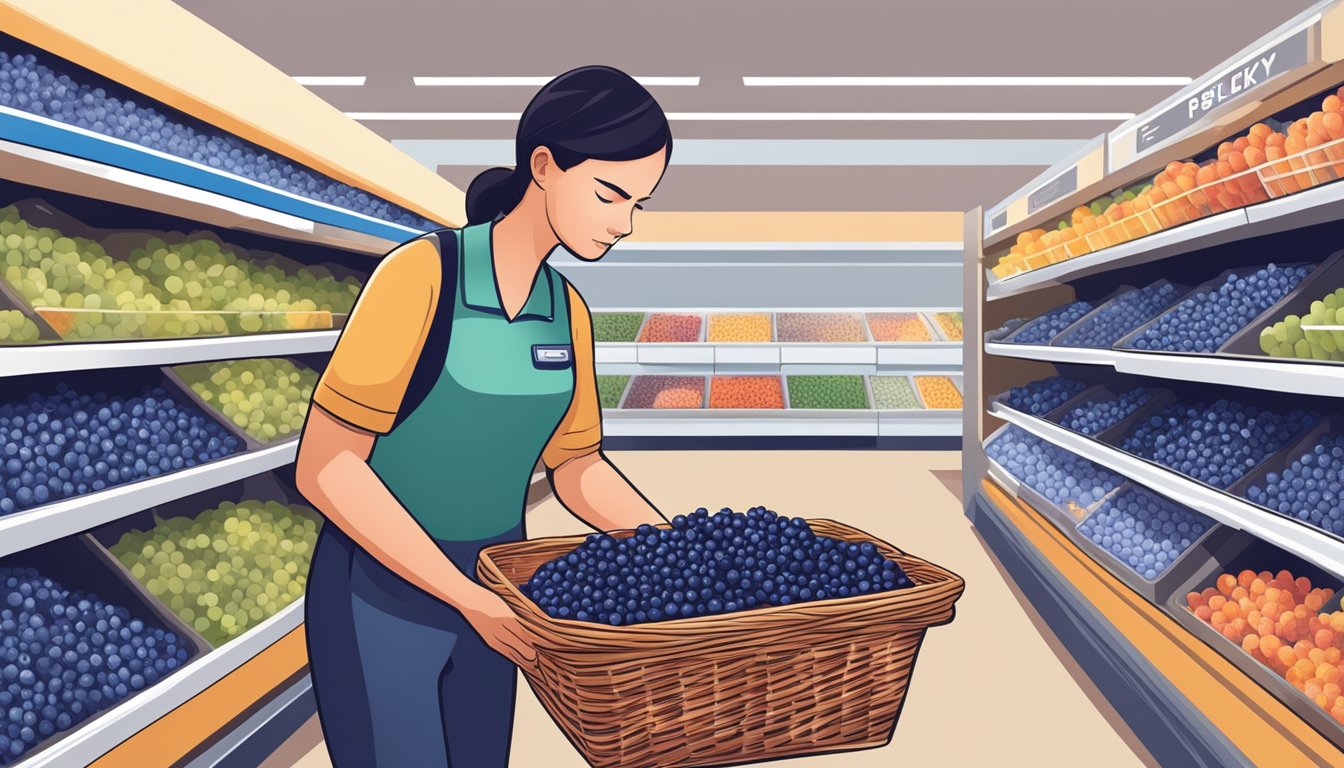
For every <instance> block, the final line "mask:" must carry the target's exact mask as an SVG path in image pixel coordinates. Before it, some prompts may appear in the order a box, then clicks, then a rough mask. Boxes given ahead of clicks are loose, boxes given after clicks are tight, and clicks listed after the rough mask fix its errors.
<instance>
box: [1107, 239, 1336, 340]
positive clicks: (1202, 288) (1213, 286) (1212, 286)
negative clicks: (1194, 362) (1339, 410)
mask: <svg viewBox="0 0 1344 768" xmlns="http://www.w3.org/2000/svg"><path fill="white" fill-rule="evenodd" d="M1278 266H1279V267H1280V268H1289V267H1302V266H1311V265H1308V264H1304V263H1303V262H1294V263H1291V264H1280V265H1278ZM1259 269H1261V267H1246V268H1242V269H1229V270H1226V271H1224V272H1223V273H1222V274H1220V275H1218V277H1215V278H1214V279H1212V280H1209V281H1206V282H1204V283H1201V284H1199V285H1197V286H1195V287H1194V288H1193V289H1191V290H1190V291H1188V292H1187V293H1186V294H1185V296H1184V297H1182V299H1181V300H1180V301H1178V302H1176V303H1175V304H1173V305H1172V306H1170V307H1168V308H1167V310H1166V311H1165V312H1163V313H1161V314H1159V315H1158V316H1157V317H1154V318H1153V319H1152V320H1149V321H1148V322H1146V323H1144V324H1143V325H1141V326H1139V327H1138V328H1135V329H1134V331H1133V332H1132V333H1130V334H1129V335H1127V336H1125V337H1124V338H1122V339H1121V340H1120V341H1118V342H1116V343H1115V346H1114V347H1113V349H1123V350H1125V351H1132V352H1141V353H1144V354H1153V355H1182V356H1189V355H1207V354H1208V353H1205V352H1193V351H1192V352H1181V351H1175V350H1169V349H1140V348H1138V347H1137V346H1135V345H1134V342H1135V341H1137V340H1138V339H1139V338H1141V337H1142V336H1143V335H1144V334H1145V333H1147V331H1148V329H1149V328H1152V327H1154V326H1155V325H1157V324H1158V323H1159V322H1160V321H1161V320H1162V318H1164V317H1166V316H1167V315H1169V314H1171V313H1172V312H1175V311H1176V309H1177V308H1178V307H1179V306H1180V305H1181V304H1182V303H1183V302H1184V301H1185V300H1187V299H1189V298H1191V297H1192V296H1194V295H1196V294H1199V293H1206V292H1209V291H1216V290H1218V288H1219V286H1221V285H1222V284H1223V283H1225V282H1227V278H1228V276H1229V275H1233V274H1235V275H1238V276H1244V275H1248V274H1253V273H1255V272H1256V271H1257V270H1259ZM1311 278H1312V274H1310V273H1309V274H1308V275H1307V276H1306V277H1305V278H1303V280H1302V282H1301V283H1298V286H1297V287H1298V288H1300V287H1301V286H1302V285H1303V284H1304V283H1306V282H1308V281H1310V280H1311ZM1294 290H1296V289H1294ZM1292 293H1293V291H1289V295H1290V296H1291V295H1292ZM1264 315H1265V313H1261V314H1260V315H1258V316H1257V317H1256V319H1255V320H1252V321H1250V323H1248V325H1246V326H1243V331H1244V329H1245V328H1248V327H1255V328H1256V331H1255V333H1256V339H1257V341H1256V343H1257V346H1258V344H1259V326H1257V325H1256V323H1257V322H1259V319H1260V318H1261V317H1264ZM1237 335H1238V334H1233V335H1232V336H1231V337H1229V338H1228V339H1227V340H1225V341H1224V342H1223V343H1222V344H1221V345H1219V347H1218V349H1217V350H1216V351H1215V352H1214V353H1213V354H1218V353H1220V352H1221V351H1222V350H1223V349H1225V348H1226V345H1227V344H1229V343H1230V342H1231V341H1232V340H1233V339H1236V338H1237ZM1260 357H1263V355H1260Z"/></svg>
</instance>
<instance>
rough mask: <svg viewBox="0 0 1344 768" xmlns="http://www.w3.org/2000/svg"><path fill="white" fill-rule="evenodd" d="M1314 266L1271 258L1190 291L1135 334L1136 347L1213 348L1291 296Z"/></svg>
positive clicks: (1209, 350)
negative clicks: (1257, 266)
mask: <svg viewBox="0 0 1344 768" xmlns="http://www.w3.org/2000/svg"><path fill="white" fill-rule="evenodd" d="M1310 272H1311V268H1310V267H1306V266H1293V267H1280V266H1278V265H1276V264H1270V265H1268V266H1266V267H1261V268H1260V269H1257V270H1254V271H1252V272H1248V273H1244V274H1235V273H1234V274H1231V275H1228V276H1227V278H1226V279H1225V280H1224V281H1223V282H1222V283H1220V284H1219V285H1218V286H1216V287H1213V288H1205V289H1203V290H1199V291H1196V292H1194V293H1192V294H1191V295H1189V296H1187V297H1186V298H1185V300H1184V301H1182V302H1181V303H1180V304H1177V305H1176V306H1175V307H1173V308H1172V309H1171V310H1170V311H1168V312H1167V313H1166V314H1164V315H1162V316H1161V317H1160V318H1158V320H1157V322H1155V323H1153V325H1152V326H1150V327H1149V328H1148V330H1146V331H1144V332H1143V333H1142V334H1141V335H1140V336H1139V337H1138V338H1136V339H1134V341H1133V345H1134V347H1135V348H1136V349H1147V350H1165V351H1168V352H1201V353H1204V354H1212V353H1214V352H1217V351H1218V348H1219V347H1221V346H1222V345H1223V344H1225V343H1226V342H1227V340H1228V339H1230V338H1232V337H1233V336H1235V335H1236V333H1237V331H1240V330H1241V329H1242V328H1245V327H1246V326H1247V325H1248V324H1249V323H1250V322H1251V321H1252V320H1254V319H1255V318H1257V317H1259V316H1260V315H1261V314H1262V313H1264V312H1265V311H1267V310H1268V309H1269V308H1270V307H1272V306H1274V305H1275V304H1277V303H1278V302H1279V301H1280V300H1281V299H1283V297H1284V296H1287V295H1288V294H1289V292H1291V291H1292V290H1293V289H1294V288H1296V287H1297V285H1298V283H1301V282H1302V280H1303V278H1305V277H1306V276H1307V275H1308V274H1309V273H1310Z"/></svg>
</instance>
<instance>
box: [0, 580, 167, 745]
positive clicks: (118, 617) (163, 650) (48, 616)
mask: <svg viewBox="0 0 1344 768" xmlns="http://www.w3.org/2000/svg"><path fill="white" fill-rule="evenodd" d="M188 656H189V653H188V649H187V646H186V644H185V643H183V642H182V640H181V639H179V638H178V637H177V636H176V635H174V634H173V633H172V632H166V631H164V630H162V629H157V628H152V627H148V626H146V625H145V623H144V622H143V621H142V620H140V619H138V618H135V617H133V616H132V615H131V614H130V613H129V612H128V611H127V610H126V609H125V608H121V607H118V606H114V605H109V604H107V603H104V602H103V601H101V600H99V599H98V598H96V597H94V596H93V595H88V594H83V593H79V592H71V591H69V590H67V589H65V588H64V587H62V586H61V585H60V584H57V583H56V582H54V581H52V580H51V579H49V578H46V577H44V576H42V575H40V574H39V573H38V572H37V571H36V570H33V569H31V568H0V765H9V764H11V763H13V762H15V761H17V760H19V759H20V758H21V757H23V755H24V754H25V753H26V752H28V751H29V750H31V749H32V748H33V747H34V746H35V745H36V744H38V743H39V742H41V741H42V740H44V739H46V738H48V737H50V736H52V735H53V734H55V733H57V732H59V731H65V730H68V729H70V728H72V727H74V726H75V725H78V724H79V723H81V722H83V721H85V720H88V719H89V718H90V717H93V716H94V715H96V714H97V713H99V712H101V711H103V710H105V709H107V708H109V707H111V706H113V705H114V704H116V703H117V702H119V701H121V700H122V699H125V698H126V697H127V696H130V695H131V694H133V693H135V692H136V691H140V690H143V689H145V688H147V687H149V686H151V685H153V684H154V683H155V682H157V681H158V680H159V679H160V678H163V677H166V676H168V675H169V674H170V673H172V671H173V670H175V669H177V668H178V667H180V666H182V665H183V664H185V663H186V661H187V658H188Z"/></svg>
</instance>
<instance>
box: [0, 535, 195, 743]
mask: <svg viewBox="0 0 1344 768" xmlns="http://www.w3.org/2000/svg"><path fill="white" fill-rule="evenodd" d="M0 566H3V567H11V568H35V569H37V571H38V572H39V573H40V574H41V575H42V576H45V577H47V578H49V579H51V580H52V581H54V582H56V583H58V584H60V585H61V586H62V587H65V588H66V589H68V590H71V591H72V592H74V591H78V592H87V593H90V594H93V595H95V596H97V598H98V599H99V600H102V601H103V602H105V603H108V604H111V605H116V606H119V607H121V608H125V609H126V610H127V611H129V612H130V614H131V616H132V617H133V618H136V619H140V620H141V621H143V622H144V623H145V626H146V627H153V628H155V629H162V630H166V631H168V632H172V633H173V634H175V635H177V637H178V638H179V640H180V641H181V643H182V645H183V646H185V647H186V648H187V660H186V661H185V662H184V663H183V664H182V665H181V666H179V667H178V668H177V669H176V670H174V671H173V672H174V673H176V672H179V671H181V670H182V669H183V668H184V667H186V666H188V665H190V664H191V663H192V662H193V661H195V660H196V659H198V658H200V657H201V656H204V655H205V654H207V653H209V652H210V646H209V645H207V644H206V642H205V641H204V640H202V639H201V637H200V636H199V635H197V634H196V633H195V632H194V631H193V630H192V629H191V628H190V627H187V626H186V625H185V624H183V623H182V622H181V620H179V619H178V618H177V616H175V615H173V612H172V611H169V610H168V609H167V608H165V607H164V606H163V605H162V604H160V603H159V602H158V601H157V600H154V599H153V598H151V597H149V596H148V595H147V594H146V593H145V591H144V590H143V589H141V588H140V585H139V583H138V582H136V581H135V579H133V578H131V575H130V574H129V573H124V572H123V571H122V569H121V564H120V563H118V562H117V561H116V558H113V557H112V556H111V555H109V554H107V553H106V552H105V551H104V550H103V548H102V547H100V546H98V543H97V542H96V541H94V540H93V538H92V537H90V536H88V535H87V534H85V535H80V536H71V537H68V538H64V539H57V540H56V541H53V542H50V543H48V544H43V545H42V546H40V547H35V548H33V549H26V550H23V551H22V552H16V553H14V554H12V555H9V556H7V557H5V558H4V559H0ZM170 676H171V675H170ZM162 679H166V678H162ZM162 679H161V680H162ZM153 689H154V686H153V685H148V686H146V687H145V688H143V689H141V690H140V691H136V692H133V693H131V694H130V695H129V696H127V697H126V698H124V699H121V700H120V701H118V702H116V703H115V704H113V705H112V706H110V707H108V708H107V709H104V710H103V711H102V712H99V713H97V714H96V715H94V716H92V717H89V718H87V719H85V720H81V721H77V722H75V723H73V724H72V725H71V727H70V728H68V729H66V730H64V731H57V732H56V733H54V734H52V735H51V736H49V737H47V738H46V739H43V740H41V741H39V742H37V743H36V744H35V745H33V748H32V749H30V750H28V751H27V752H25V753H24V755H23V758H22V760H23V761H28V760H29V759H31V758H32V757H33V756H35V755H38V754H39V753H41V752H42V750H44V749H46V748H47V747H50V746H51V745H53V744H55V743H56V742H58V741H60V740H61V739H63V738H65V737H66V736H69V735H70V734H72V733H74V732H75V731H78V730H79V729H80V728H83V727H85V726H87V725H89V724H90V723H92V722H94V721H96V720H97V719H98V718H100V717H103V716H105V715H107V714H108V713H109V712H112V711H113V710H115V709H116V708H117V707H119V706H122V705H124V704H126V703H127V702H130V701H131V700H133V699H135V698H136V697H138V696H142V695H144V694H145V693H146V692H147V691H151V690H153Z"/></svg>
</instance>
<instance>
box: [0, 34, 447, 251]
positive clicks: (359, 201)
mask: <svg viewBox="0 0 1344 768" xmlns="http://www.w3.org/2000/svg"><path fill="white" fill-rule="evenodd" d="M0 46H4V47H5V48H6V49H8V50H0V105H4V106H6V107H9V108H11V109H17V110H21V111H23V112H28V113H31V114H34V115H39V116H41V117H45V118H49V119H51V120H55V121H58V122H61V123H66V124H67V125H73V126H76V127H79V128H83V129H84V130H87V131H92V132H94V133H98V134H102V135H103V136H109V137H112V138H116V139H121V140H122V141H126V142H129V143H131V144H138V145H140V146H142V147H148V148H150V149H155V150H158V151H160V152H164V153H167V154H169V155H173V156H174V157H180V158H182V159H184V160H190V161H192V162H195V163H198V164H200V165H204V166H208V167H210V168H214V169H217V170H221V171H227V172H229V173H232V174H234V175H235V176H241V177H243V178H245V179H250V180H252V181H255V182H258V183H260V184H265V185H267V186H269V187H273V188H275V189H280V190H283V191H285V192H289V193H292V194H295V195H298V196H300V197H306V198H309V199H312V200H318V201H320V202H323V203H327V204H329V205H334V206H336V207H338V208H345V209H346V210H351V211H356V212H358V213H363V214H366V215H368V216H371V217H373V218H376V219H382V220H384V221H391V222H394V223H397V224H402V225H405V226H408V227H415V228H419V229H431V228H432V227H433V226H434V225H433V224H431V223H430V222H429V221H427V220H426V219H424V218H422V217H420V216H418V215H416V214H414V213H411V212H410V211H407V210H404V209H402V208H400V207H398V206H396V205H393V204H392V203H389V202H387V201H386V200H382V199H380V198H378V197H375V196H373V195H370V194H368V193H367V192H361V191H360V190H358V189H355V188H354V187H351V186H349V185H347V184H343V183H341V182H339V181H336V180H334V179H331V178H329V177H327V176H324V175H322V174H320V173H317V172H316V171H313V170H311V169H309V168H306V167H304V166H302V165H299V164H298V163H295V162H293V161H290V160H288V159H286V158H284V157H281V156H279V155H275V154H272V153H271V152H268V151H266V150H264V149H262V148H261V147H258V146H256V145H255V144H252V143H250V142H247V141H243V140H242V139H240V138H238V137H236V136H233V135H231V134H228V133H225V132H223V131H221V130H219V129H217V128H213V127H211V126H209V125H207V124H205V123H202V122H200V121H198V120H195V119H193V118H190V117H188V116H186V115H184V114H182V113H180V112H177V110H174V109H172V108H170V107H165V106H163V105H161V104H158V103H156V102H153V101H152V100H150V99H148V98H146V97H144V96H142V95H140V94H138V93H135V92H133V91H130V90H128V89H126V88H124V87H122V86H120V85H117V84H116V83H112V82H110V81H105V80H104V79H103V78H101V77H99V76H97V75H95V74H93V73H90V72H87V71H85V70H82V69H79V68H78V67H74V66H72V65H69V64H67V63H66V62H64V61H61V60H60V59H57V58H56V57H54V56H51V55H50V54H46V53H20V52H18V51H19V50H22V49H24V48H26V46H24V45H23V44H21V43H17V42H16V41H14V39H13V38H9V37H4V36H0Z"/></svg>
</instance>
